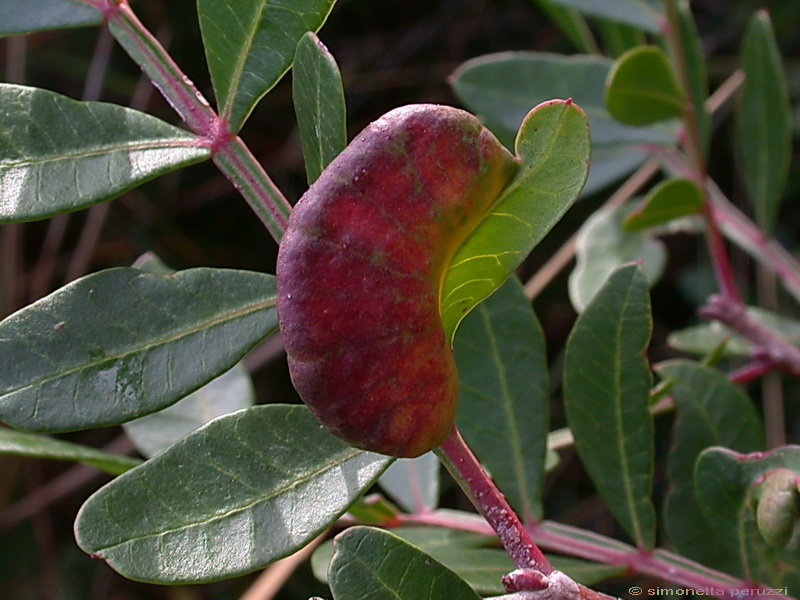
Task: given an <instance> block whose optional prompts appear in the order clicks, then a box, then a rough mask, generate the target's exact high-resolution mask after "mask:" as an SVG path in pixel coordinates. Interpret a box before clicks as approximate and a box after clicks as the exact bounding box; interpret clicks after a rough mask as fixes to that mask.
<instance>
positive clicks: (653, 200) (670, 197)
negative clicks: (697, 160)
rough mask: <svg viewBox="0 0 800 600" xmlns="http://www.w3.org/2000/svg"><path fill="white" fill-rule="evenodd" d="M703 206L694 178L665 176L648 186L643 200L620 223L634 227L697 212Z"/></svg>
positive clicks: (627, 227)
mask: <svg viewBox="0 0 800 600" xmlns="http://www.w3.org/2000/svg"><path fill="white" fill-rule="evenodd" d="M702 209H703V193H702V192H701V191H700V187H699V186H698V185H697V184H696V183H695V182H694V181H692V180H691V179H683V178H674V179H667V180H664V181H662V182H661V183H659V184H658V185H657V186H655V187H654V188H653V189H652V190H650V192H649V193H648V194H647V196H646V197H645V199H644V204H643V205H642V206H641V207H639V208H638V209H636V210H634V211H632V212H630V213H628V215H627V216H626V217H625V220H624V221H623V223H622V226H623V228H624V229H625V230H626V231H636V230H637V229H644V228H646V227H653V226H654V225H661V224H663V223H668V222H669V221H672V220H673V219H678V218H680V217H685V216H686V215H691V214H696V213H698V212H700V211H701V210H702Z"/></svg>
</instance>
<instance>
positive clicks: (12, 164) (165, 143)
mask: <svg viewBox="0 0 800 600" xmlns="http://www.w3.org/2000/svg"><path fill="white" fill-rule="evenodd" d="M193 147H194V148H202V149H204V150H206V151H209V150H208V149H207V148H206V147H205V146H203V145H202V144H199V143H198V141H197V140H196V139H195V138H186V139H185V140H180V139H177V138H167V139H161V140H148V141H147V142H133V143H124V144H119V145H107V146H100V147H97V148H94V149H91V150H81V151H72V152H64V153H61V154H57V155H51V154H43V155H40V156H35V157H30V156H29V157H26V158H25V159H22V160H18V161H0V170H2V169H14V168H20V167H28V166H39V165H44V164H47V163H51V162H58V161H61V160H79V159H82V158H90V157H92V156H101V155H103V154H110V153H112V152H124V151H135V150H151V149H162V148H193Z"/></svg>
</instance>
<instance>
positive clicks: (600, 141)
mask: <svg viewBox="0 0 800 600" xmlns="http://www.w3.org/2000/svg"><path fill="white" fill-rule="evenodd" d="M611 65H612V61H611V60H609V59H607V58H602V57H598V56H581V55H576V56H562V55H557V54H545V53H537V52H503V53H498V54H489V55H486V56H482V57H479V58H476V59H473V60H469V61H467V62H465V63H464V64H462V65H461V66H460V67H459V68H458V69H457V70H456V71H455V73H453V75H452V76H451V78H450V81H451V85H452V87H453V91H454V92H455V93H456V95H457V96H458V97H459V99H460V100H461V102H462V103H463V104H464V105H465V106H467V107H468V108H469V109H470V110H471V111H472V112H474V113H475V114H476V115H480V117H481V119H482V120H483V121H484V123H485V124H486V126H487V127H489V128H490V129H491V130H492V131H493V132H494V133H495V135H497V136H498V138H500V140H501V141H502V142H503V143H504V144H506V145H507V146H509V147H511V146H512V145H513V143H514V136H515V135H516V133H517V130H518V129H519V127H520V123H522V120H523V119H524V117H525V116H526V115H527V113H528V111H530V109H531V107H533V106H535V105H536V104H538V103H539V102H544V101H545V100H548V99H550V98H572V99H573V100H574V101H575V103H576V104H577V105H578V106H580V107H581V108H582V109H583V110H584V111H585V112H586V114H587V116H588V117H589V121H590V123H591V127H592V164H591V168H590V170H589V179H588V180H587V182H586V187H585V189H584V193H585V194H590V193H592V192H595V191H597V190H599V189H601V188H603V187H605V186H606V185H608V184H609V183H611V182H613V181H615V180H617V179H619V178H620V177H621V176H623V175H625V174H626V173H629V172H630V171H632V170H633V169H635V168H636V167H637V166H638V165H640V164H641V163H642V162H644V160H645V159H646V158H647V152H646V151H644V148H643V147H644V146H654V145H671V144H673V143H674V142H675V132H674V131H671V130H669V129H667V128H665V127H664V126H662V125H659V126H656V127H630V126H627V125H623V124H621V123H619V122H618V121H617V120H616V119H614V118H613V117H611V115H610V114H609V113H608V110H607V109H606V106H605V100H604V89H605V82H606V79H607V77H608V73H609V70H610V69H611Z"/></svg>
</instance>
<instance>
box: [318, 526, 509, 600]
mask: <svg viewBox="0 0 800 600" xmlns="http://www.w3.org/2000/svg"><path fill="white" fill-rule="evenodd" d="M392 533H393V534H394V535H396V536H397V537H399V538H401V539H403V540H405V541H406V542H408V543H409V544H412V545H413V546H416V547H417V548H419V549H420V550H422V551H423V552H425V553H426V554H429V555H430V556H431V557H433V558H434V559H436V560H438V561H439V562H440V563H442V564H443V565H444V566H445V567H447V568H448V569H451V570H452V571H454V572H455V573H456V574H457V575H458V576H459V577H461V578H462V579H463V580H464V581H466V582H467V583H468V584H469V585H470V587H471V588H472V589H474V590H475V591H476V592H479V593H481V594H502V593H504V592H505V589H504V587H503V585H502V583H501V579H500V578H501V577H502V576H503V575H505V574H506V573H508V572H509V571H512V570H513V569H514V564H513V563H512V562H511V559H510V558H509V557H508V555H507V554H506V553H505V551H503V550H501V549H499V548H486V547H484V546H485V545H486V544H487V543H490V542H491V543H494V542H495V541H496V538H494V537H487V536H484V535H480V534H473V533H469V532H465V531H457V530H454V529H445V528H442V527H398V528H394V529H392ZM333 553H334V549H333V542H327V543H325V544H322V545H321V546H320V547H319V548H318V549H317V550H316V551H315V552H314V555H313V556H312V559H311V563H312V568H313V570H314V574H315V576H316V577H317V578H318V579H319V580H320V581H322V582H323V583H328V568H329V566H330V563H331V559H332V558H333Z"/></svg>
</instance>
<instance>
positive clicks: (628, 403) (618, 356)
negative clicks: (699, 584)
mask: <svg viewBox="0 0 800 600" xmlns="http://www.w3.org/2000/svg"><path fill="white" fill-rule="evenodd" d="M651 327H652V325H651V316H650V301H649V298H648V294H647V281H646V279H645V277H644V274H643V273H642V272H641V269H639V267H638V266H636V265H627V266H624V267H621V268H619V269H618V270H616V271H615V272H614V273H612V274H611V276H610V277H609V278H608V281H607V282H606V283H605V285H603V287H602V288H601V289H600V291H598V293H597V294H596V295H595V297H594V299H593V300H592V302H591V303H590V304H589V305H588V306H587V307H586V310H585V311H584V312H583V313H582V314H581V315H580V316H579V317H578V320H577V321H576V323H575V326H574V327H573V329H572V333H571V334H570V337H569V340H568V341H567V350H566V356H565V359H564V360H565V362H564V406H565V409H566V413H567V421H568V423H569V426H570V428H571V429H572V433H573V435H574V437H575V449H576V450H577V451H578V454H579V455H580V457H581V462H582V463H583V464H584V465H585V467H586V470H587V471H588V473H589V475H590V476H591V478H592V480H593V481H594V483H595V485H596V486H597V490H598V492H600V495H601V496H602V497H603V499H604V500H605V502H606V504H607V505H608V507H609V509H610V510H611V512H612V514H613V515H614V516H615V517H616V519H617V521H619V523H620V524H621V525H622V526H623V528H624V529H625V530H626V531H627V532H628V535H630V536H631V538H633V540H634V541H635V542H636V544H637V545H638V546H639V547H641V548H652V547H653V545H654V543H655V533H656V520H655V509H654V507H653V504H652V501H651V499H650V493H651V486H652V478H653V460H654V459H653V455H654V438H653V436H654V434H653V421H652V416H651V415H650V411H649V406H650V389H651V387H652V380H651V376H650V370H649V366H648V363H647V359H646V358H645V356H644V351H645V349H646V348H647V345H648V344H649V341H650V331H651Z"/></svg>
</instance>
